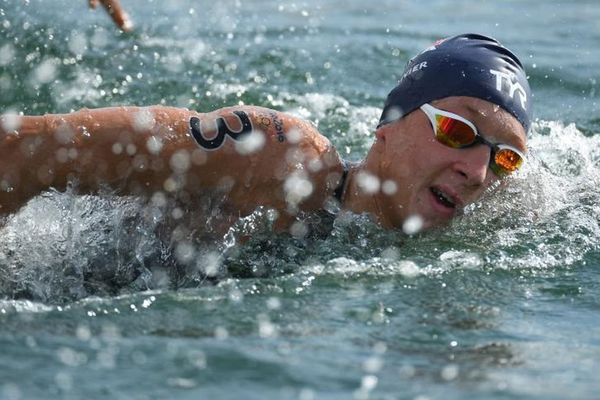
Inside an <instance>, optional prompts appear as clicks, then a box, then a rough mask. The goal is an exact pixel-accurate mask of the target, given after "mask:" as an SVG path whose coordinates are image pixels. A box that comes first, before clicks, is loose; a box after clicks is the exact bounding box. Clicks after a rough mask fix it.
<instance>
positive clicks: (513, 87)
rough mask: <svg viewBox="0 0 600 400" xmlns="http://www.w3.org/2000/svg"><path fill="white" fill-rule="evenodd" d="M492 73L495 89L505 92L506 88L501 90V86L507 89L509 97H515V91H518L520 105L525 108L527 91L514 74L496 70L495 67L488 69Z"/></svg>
mask: <svg viewBox="0 0 600 400" xmlns="http://www.w3.org/2000/svg"><path fill="white" fill-rule="evenodd" d="M490 72H491V73H492V75H494V76H495V77H496V90H498V91H499V92H505V93H506V90H504V91H503V90H502V89H503V87H506V88H507V89H508V95H509V96H510V97H511V98H513V99H514V98H515V93H519V99H520V100H521V107H523V110H525V109H526V108H525V104H526V103H527V92H526V91H525V88H524V87H523V85H521V83H520V82H519V81H517V79H516V77H515V76H514V74H510V73H506V72H502V71H498V70H495V69H490Z"/></svg>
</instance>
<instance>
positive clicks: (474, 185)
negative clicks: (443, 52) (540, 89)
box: [373, 97, 527, 228]
mask: <svg viewBox="0 0 600 400" xmlns="http://www.w3.org/2000/svg"><path fill="white" fill-rule="evenodd" d="M431 104H432V105H433V106H435V107H436V108H439V109H442V110H445V111H449V112H451V113H454V114H458V115H460V116H462V117H463V118H466V119H467V120H469V121H471V122H472V123H473V124H474V125H475V126H476V127H477V130H478V132H479V133H480V134H481V135H482V136H483V137H484V138H485V139H487V140H488V141H490V142H492V143H503V144H507V145H510V146H513V147H515V148H516V149H518V150H520V151H521V152H522V153H525V152H526V150H527V148H526V133H525V130H524V128H523V127H522V126H521V124H520V123H519V122H518V121H517V119H516V118H515V117H513V116H512V115H511V114H510V113H508V112H507V111H505V110H504V109H502V108H500V107H498V106H497V105H494V104H492V103H489V102H487V101H484V100H481V99H477V98H473V97H448V98H445V99H441V100H437V101H434V102H432V103H431ZM374 146H375V148H376V151H375V153H376V154H375V157H376V159H377V161H378V162H375V163H374V164H375V165H376V168H378V171H377V175H378V176H379V178H380V180H381V182H383V183H385V182H386V181H387V182H390V181H391V182H393V183H395V186H396V188H397V190H396V191H395V192H394V193H390V191H388V193H383V192H381V193H378V194H377V195H376V201H377V206H378V209H379V214H380V215H379V219H380V222H381V223H382V224H383V225H384V226H388V227H401V226H402V224H403V223H404V222H405V221H406V219H407V218H408V217H411V216H418V217H420V218H421V219H422V221H423V228H431V227H435V226H440V225H444V224H446V223H448V221H449V220H450V219H452V218H453V217H454V216H455V215H457V213H459V212H460V211H461V210H462V209H463V208H464V207H465V206H466V205H468V204H470V203H472V202H474V201H476V200H477V199H478V198H480V197H481V195H482V194H483V192H484V191H485V189H487V188H488V187H489V186H490V185H491V184H492V183H493V182H495V181H497V180H498V179H500V178H499V177H498V176H497V175H495V174H494V172H492V170H491V169H490V168H489V162H490V155H491V152H490V148H489V147H488V146H486V145H483V144H481V145H476V146H473V147H468V148H464V149H455V148H451V147H448V146H446V145H444V144H442V143H440V142H438V141H437V140H436V139H435V137H434V135H433V130H432V126H431V123H430V121H429V119H428V118H427V116H426V115H425V114H424V113H423V111H421V110H419V109H417V110H416V111H413V112H412V113H410V114H408V115H407V116H405V117H404V118H402V119H400V120H398V121H396V122H394V123H391V124H388V125H384V126H382V127H381V128H380V129H378V131H377V143H376V144H375V145H374ZM373 172H375V171H373ZM388 186H392V187H393V186H394V185H393V184H392V185H389V183H388Z"/></svg>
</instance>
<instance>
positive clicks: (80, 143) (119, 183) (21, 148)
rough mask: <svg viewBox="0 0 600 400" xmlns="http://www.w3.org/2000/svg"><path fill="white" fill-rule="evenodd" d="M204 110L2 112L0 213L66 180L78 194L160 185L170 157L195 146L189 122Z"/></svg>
mask: <svg viewBox="0 0 600 400" xmlns="http://www.w3.org/2000/svg"><path fill="white" fill-rule="evenodd" d="M202 115H204V114H198V113H195V112H191V111H189V110H187V109H179V108H171V107H160V106H154V107H111V108H101V109H93V110H88V109H82V110H79V111H77V112H74V113H70V114H49V115H45V116H24V117H14V116H13V117H8V116H3V117H2V121H0V122H2V123H1V124H0V207H1V208H0V211H1V212H2V213H7V212H12V211H15V210H17V209H18V208H20V207H21V206H22V205H23V204H24V203H25V202H26V201H27V200H29V199H30V198H31V197H33V196H35V195H37V194H39V193H40V192H41V191H43V190H46V189H48V188H50V187H54V188H57V189H59V190H63V189H64V188H65V187H66V185H67V183H68V182H69V181H74V182H76V184H77V189H78V190H79V191H81V192H94V191H97V190H98V189H100V188H102V187H109V188H111V189H113V190H116V191H117V192H119V193H124V194H138V193H142V192H143V193H148V192H153V191H157V190H164V189H165V182H168V179H169V177H170V176H172V175H173V167H172V165H171V164H172V163H171V160H172V157H173V155H174V154H175V153H176V152H177V151H178V150H185V149H187V150H190V154H191V152H192V151H193V150H194V149H195V148H196V147H197V146H195V143H194V141H193V140H192V139H191V137H190V135H189V120H190V118H191V117H192V116H196V117H198V116H200V117H202ZM7 118H11V119H12V121H7ZM15 118H16V119H17V120H16V121H15ZM7 122H10V123H7ZM9 125H10V128H12V129H7V126H9ZM2 127H4V129H2ZM3 130H5V131H7V132H3Z"/></svg>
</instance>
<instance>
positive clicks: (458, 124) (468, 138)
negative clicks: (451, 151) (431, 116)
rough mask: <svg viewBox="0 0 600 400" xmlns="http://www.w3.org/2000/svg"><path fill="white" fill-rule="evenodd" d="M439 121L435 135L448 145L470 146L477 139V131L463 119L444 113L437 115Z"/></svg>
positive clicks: (457, 146) (456, 146) (455, 146)
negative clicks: (447, 115) (444, 114)
mask: <svg viewBox="0 0 600 400" xmlns="http://www.w3.org/2000/svg"><path fill="white" fill-rule="evenodd" d="M435 120H436V123H437V126H436V130H435V136H436V138H437V140H439V141H440V142H442V143H444V144H445V145H446V146H450V147H454V148H459V147H464V146H468V145H470V144H471V143H473V142H474V141H475V132H474V131H473V129H472V128H471V127H470V126H469V125H467V124H465V123H464V122H462V121H459V120H457V119H454V118H450V117H446V116H443V115H439V114H438V115H436V116H435Z"/></svg>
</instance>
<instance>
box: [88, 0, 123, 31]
mask: <svg viewBox="0 0 600 400" xmlns="http://www.w3.org/2000/svg"><path fill="white" fill-rule="evenodd" d="M98 2H101V3H102V5H103V6H104V7H105V8H106V11H107V12H108V14H109V15H110V17H111V18H112V20H113V21H114V23H115V24H116V25H117V26H118V27H119V28H121V30H123V31H125V32H129V31H131V30H132V29H133V23H132V22H131V19H130V18H129V15H128V14H127V13H126V12H125V11H124V10H123V7H121V3H120V2H119V0H89V4H90V7H91V8H94V9H95V8H96V7H97V6H98Z"/></svg>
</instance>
